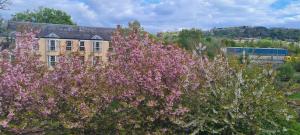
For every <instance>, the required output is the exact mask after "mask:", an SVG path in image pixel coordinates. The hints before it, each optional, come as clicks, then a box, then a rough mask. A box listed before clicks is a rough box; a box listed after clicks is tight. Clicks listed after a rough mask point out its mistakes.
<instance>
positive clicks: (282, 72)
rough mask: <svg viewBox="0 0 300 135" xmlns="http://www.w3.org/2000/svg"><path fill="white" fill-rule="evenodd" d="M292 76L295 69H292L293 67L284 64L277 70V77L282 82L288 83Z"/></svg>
mask: <svg viewBox="0 0 300 135" xmlns="http://www.w3.org/2000/svg"><path fill="white" fill-rule="evenodd" d="M294 74H295V69H294V68H293V65H292V64H290V63H286V64H284V65H282V66H281V67H279V68H278V74H277V77H278V78H279V79H281V80H283V81H289V80H290V79H291V78H293V76H294Z"/></svg>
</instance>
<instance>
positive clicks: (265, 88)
mask: <svg viewBox="0 0 300 135" xmlns="http://www.w3.org/2000/svg"><path fill="white" fill-rule="evenodd" d="M205 68H206V69H208V76H207V78H206V80H207V85H206V87H199V88H198V89H197V90H194V91H188V92H187V94H186V95H185V97H184V103H183V105H184V106H186V107H188V108H189V109H190V112H189V113H188V114H187V115H186V117H185V119H182V120H178V119H177V120H176V122H178V124H179V125H181V126H182V127H183V128H186V129H187V131H188V132H189V133H192V134H281V133H286V131H287V129H288V127H289V125H288V123H289V121H290V120H292V119H293V118H294V115H293V114H292V113H290V112H292V111H291V110H290V109H289V107H288V105H287V103H286V101H285V97H284V94H283V93H282V92H281V91H280V90H278V89H276V88H275V87H274V85H273V80H274V77H273V73H271V72H270V70H267V69H262V68H259V67H254V66H252V67H251V68H247V67H242V68H240V67H238V68H231V67H230V66H228V64H227V63H226V60H225V59H223V58H218V59H216V60H215V61H213V62H211V63H207V64H206V66H205ZM202 81H203V80H201V82H202Z"/></svg>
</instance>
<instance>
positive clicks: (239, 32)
mask: <svg viewBox="0 0 300 135" xmlns="http://www.w3.org/2000/svg"><path fill="white" fill-rule="evenodd" d="M206 34H208V35H211V36H216V37H227V38H271V39H279V40H286V41H299V40H300V29H287V28H266V27H249V26H241V27H229V28H214V29H212V30H210V31H209V32H207V33H206Z"/></svg>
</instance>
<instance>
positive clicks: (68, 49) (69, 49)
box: [66, 41, 72, 51]
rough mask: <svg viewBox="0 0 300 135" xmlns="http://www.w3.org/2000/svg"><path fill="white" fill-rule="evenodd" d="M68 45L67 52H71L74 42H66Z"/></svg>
mask: <svg viewBox="0 0 300 135" xmlns="http://www.w3.org/2000/svg"><path fill="white" fill-rule="evenodd" d="M66 44H67V46H66V50H67V51H71V50H72V41H66Z"/></svg>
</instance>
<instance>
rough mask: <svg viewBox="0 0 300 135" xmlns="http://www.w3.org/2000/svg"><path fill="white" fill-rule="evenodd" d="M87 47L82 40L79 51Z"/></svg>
mask: <svg viewBox="0 0 300 135" xmlns="http://www.w3.org/2000/svg"><path fill="white" fill-rule="evenodd" d="M84 50H85V48H84V41H80V43H79V51H84Z"/></svg>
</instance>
